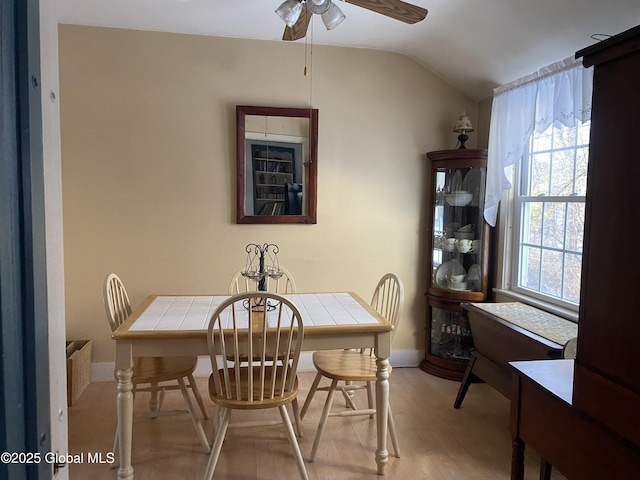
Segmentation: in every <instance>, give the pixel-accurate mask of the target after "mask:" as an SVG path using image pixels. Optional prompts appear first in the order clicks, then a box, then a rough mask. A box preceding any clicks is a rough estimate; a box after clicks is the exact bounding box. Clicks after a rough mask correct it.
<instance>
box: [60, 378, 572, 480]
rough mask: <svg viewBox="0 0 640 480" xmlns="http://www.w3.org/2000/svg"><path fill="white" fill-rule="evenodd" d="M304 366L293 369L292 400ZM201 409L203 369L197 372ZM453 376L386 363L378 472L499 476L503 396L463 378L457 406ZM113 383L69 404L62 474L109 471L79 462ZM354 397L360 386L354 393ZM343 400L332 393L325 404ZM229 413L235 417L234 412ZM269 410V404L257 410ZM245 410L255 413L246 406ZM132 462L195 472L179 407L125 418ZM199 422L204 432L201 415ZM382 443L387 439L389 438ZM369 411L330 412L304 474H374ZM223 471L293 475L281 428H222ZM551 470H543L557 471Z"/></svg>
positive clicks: (195, 451)
mask: <svg viewBox="0 0 640 480" xmlns="http://www.w3.org/2000/svg"><path fill="white" fill-rule="evenodd" d="M314 375H315V374H314V372H301V373H299V377H300V389H301V392H300V405H302V402H303V401H304V398H305V397H306V394H307V392H308V390H309V387H310V385H311V382H312V380H313V377H314ZM197 381H198V386H199V388H200V391H201V392H202V395H203V397H205V403H206V404H207V406H208V407H209V412H210V415H211V414H212V413H213V410H214V409H213V404H212V403H211V402H210V401H209V399H208V393H207V378H206V377H200V378H198V379H197ZM458 386H459V383H457V382H452V381H449V380H443V379H440V378H437V377H434V376H432V375H429V374H427V373H425V372H423V371H422V370H420V369H418V368H395V369H394V370H393V375H392V377H391V405H392V409H393V413H394V418H395V421H396V426H397V429H398V437H399V442H400V448H401V458H396V457H393V456H392V455H391V454H390V457H389V463H388V464H387V474H386V478H389V479H391V480H396V479H407V480H416V479H429V480H501V479H504V480H506V479H509V477H510V464H511V437H510V435H509V428H508V421H509V402H508V401H507V400H506V399H505V398H504V397H502V396H501V395H500V394H499V393H498V392H496V391H495V390H493V389H492V388H491V387H489V386H488V385H486V384H473V385H471V387H470V389H469V393H468V394H467V397H466V398H465V401H464V403H463V405H462V408H460V409H459V410H456V409H454V408H453V401H454V400H455V397H456V393H457V390H458ZM115 392H116V387H115V383H92V384H91V385H89V387H88V388H87V390H86V391H85V392H84V393H83V394H82V396H81V398H80V400H79V401H78V403H77V404H76V405H74V406H73V407H70V408H69V454H72V455H78V454H81V453H84V459H83V462H82V463H78V464H71V465H69V468H70V478H71V479H72V480H85V479H89V478H90V479H92V480H102V479H114V478H116V470H114V469H111V468H110V465H108V464H96V463H89V462H88V454H89V453H91V454H96V453H101V454H102V456H103V458H105V457H106V455H107V453H108V452H110V450H111V448H112V443H113V435H114V432H115V424H116V408H115ZM325 395H326V394H324V393H323V392H318V393H317V394H316V397H315V398H314V400H313V402H312V404H311V406H310V408H309V411H308V412H307V415H306V416H305V419H304V422H303V424H304V434H305V436H304V438H302V439H299V442H300V448H301V450H302V454H303V456H305V457H307V456H308V454H309V452H310V451H311V445H312V444H313V437H314V435H315V430H316V427H317V424H318V419H319V416H320V412H321V409H322V405H323V403H324V399H325ZM147 398H148V397H147V396H146V395H145V394H140V395H139V397H138V398H137V399H136V411H144V410H145V409H146V408H147V404H146V401H147ZM356 398H357V404H359V405H362V406H364V405H365V404H366V397H365V396H364V392H362V391H360V392H357V393H356ZM182 405H183V400H182V397H181V395H180V393H179V392H169V393H167V398H166V399H165V407H164V408H165V409H170V408H183V407H182ZM341 405H343V402H342V399H341V398H339V396H336V400H335V402H334V408H340V407H341ZM235 413H236V412H234V415H233V416H232V421H233V420H238V419H239V418H240V414H238V415H235ZM272 414H273V416H274V417H273V418H279V415H278V413H277V411H276V410H274V411H273V412H264V413H263V412H261V413H258V415H261V416H264V417H270V416H271V415H272ZM249 415H253V417H251V418H255V415H256V414H255V413H253V414H249ZM133 428H134V440H133V466H134V469H135V478H136V479H137V480H158V479H160V480H164V479H178V478H179V479H200V478H202V475H203V474H204V470H205V468H206V464H207V460H208V456H207V455H205V454H204V453H203V452H202V449H201V446H200V443H199V442H198V439H197V437H196V434H195V430H194V428H193V425H192V423H191V421H190V419H189V417H188V416H187V415H179V416H173V417H161V418H157V419H149V418H135V419H134V427H133ZM205 431H206V432H207V436H208V437H209V439H211V437H212V423H211V420H209V421H207V422H206V425H205ZM387 443H388V448H389V449H390V448H391V443H390V441H388V442H387ZM374 451H375V420H370V419H369V418H368V417H351V418H349V417H344V418H341V417H334V418H330V419H329V420H328V423H327V427H326V430H325V432H324V435H323V438H322V441H321V444H320V447H319V449H318V453H317V456H316V460H315V462H314V463H306V467H307V472H308V474H309V478H310V479H312V480H329V479H340V480H343V479H371V480H374V479H379V478H381V477H379V476H378V475H377V474H376V468H375V460H374ZM539 462H540V459H539V457H538V456H537V455H536V453H535V452H533V451H531V450H528V451H527V452H526V475H525V478H526V479H527V480H535V479H537V478H538V471H539ZM214 478H216V479H227V480H249V479H257V480H258V479H259V480H262V479H264V480H267V479H268V480H274V479H277V480H281V479H295V478H299V475H298V472H297V469H296V466H295V462H294V459H293V456H292V453H291V450H290V446H289V444H288V441H287V438H286V436H285V434H284V431H283V430H282V427H280V426H274V427H259V428H253V429H246V428H243V429H232V430H229V432H228V433H227V438H226V440H225V443H224V446H223V447H222V452H221V454H220V460H219V462H218V466H217V468H216V473H215V475H214ZM564 478H565V477H563V476H562V475H560V474H559V473H557V472H555V471H554V474H553V476H552V479H553V480H560V479H564Z"/></svg>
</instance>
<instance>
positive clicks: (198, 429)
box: [178, 378, 211, 453]
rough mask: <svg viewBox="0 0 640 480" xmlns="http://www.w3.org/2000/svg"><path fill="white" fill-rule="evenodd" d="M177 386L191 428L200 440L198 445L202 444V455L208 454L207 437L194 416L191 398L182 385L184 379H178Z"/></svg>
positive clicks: (198, 419)
mask: <svg viewBox="0 0 640 480" xmlns="http://www.w3.org/2000/svg"><path fill="white" fill-rule="evenodd" d="M178 385H180V391H181V392H182V396H183V397H184V401H185V403H186V404H187V409H188V410H189V414H190V415H191V421H192V422H193V426H194V427H195V428H196V433H197V434H198V438H199V439H200V443H201V444H202V449H203V450H204V453H209V452H210V451H211V449H210V448H209V442H208V441H207V436H206V435H205V433H204V428H202V422H201V421H200V418H198V415H196V411H195V409H194V408H193V403H192V402H191V398H190V397H189V392H188V391H187V386H186V385H185V383H184V379H182V378H179V379H178Z"/></svg>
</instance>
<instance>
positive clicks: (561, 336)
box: [471, 302, 578, 345]
mask: <svg viewBox="0 0 640 480" xmlns="http://www.w3.org/2000/svg"><path fill="white" fill-rule="evenodd" d="M471 305H473V306H474V307H476V308H478V309H480V310H484V311H485V312H487V313H490V314H492V315H495V316H496V317H498V318H501V319H502V320H504V321H506V322H509V323H512V324H514V325H517V326H518V327H521V328H524V329H525V330H528V331H529V332H532V333H535V334H536V335H540V336H541V337H543V338H546V339H547V340H551V341H552V342H555V343H557V344H559V345H565V344H566V343H567V342H568V341H569V340H571V339H572V338H575V337H576V336H577V335H578V324H577V323H574V322H572V321H570V320H567V319H565V318H562V317H558V316H556V315H553V314H551V313H548V312H545V311H544V310H540V309H538V308H535V307H531V306H529V305H525V304H524V303H520V302H506V303H472V304H471Z"/></svg>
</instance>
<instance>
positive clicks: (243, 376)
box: [209, 366, 298, 410]
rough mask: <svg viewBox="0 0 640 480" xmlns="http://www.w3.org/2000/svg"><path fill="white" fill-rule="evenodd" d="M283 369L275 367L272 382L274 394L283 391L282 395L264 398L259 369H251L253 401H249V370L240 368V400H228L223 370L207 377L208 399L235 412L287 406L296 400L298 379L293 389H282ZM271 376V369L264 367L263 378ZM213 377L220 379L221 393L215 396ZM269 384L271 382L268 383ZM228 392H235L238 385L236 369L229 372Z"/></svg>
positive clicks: (262, 381)
mask: <svg viewBox="0 0 640 480" xmlns="http://www.w3.org/2000/svg"><path fill="white" fill-rule="evenodd" d="M283 370H284V369H283V367H281V366H279V367H277V371H276V378H275V381H274V382H273V385H274V386H275V390H276V392H280V391H283V390H284V391H283V393H282V395H279V394H278V393H276V394H274V396H273V398H264V397H265V395H264V392H263V383H264V380H263V379H262V378H261V374H260V368H259V367H254V368H253V372H254V373H253V388H252V389H251V391H252V392H253V401H249V378H248V377H249V369H248V368H247V367H240V398H241V399H240V400H237V399H236V397H234V398H228V397H229V395H228V392H227V384H226V383H225V381H224V370H218V372H215V373H212V374H211V376H210V377H209V397H210V398H211V400H212V401H213V403H215V404H216V405H218V406H221V407H224V408H233V409H236V410H261V409H264V408H275V407H279V406H280V405H288V404H290V403H291V402H293V400H294V399H295V398H296V395H297V394H298V379H297V378H296V379H295V381H294V384H293V387H292V388H291V389H290V390H286V389H283V385H282V382H283V380H284V375H283ZM272 374H273V367H266V368H265V372H264V378H266V379H269V380H270V379H271V376H272ZM214 375H218V376H219V378H220V382H221V386H222V393H221V394H217V393H216V390H215V385H214V378H213V376H214ZM270 383H271V382H270ZM228 385H229V390H230V391H231V392H233V395H235V392H237V387H238V383H237V381H236V369H235V368H232V369H230V370H229V383H228Z"/></svg>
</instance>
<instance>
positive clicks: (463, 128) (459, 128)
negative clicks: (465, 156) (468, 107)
mask: <svg viewBox="0 0 640 480" xmlns="http://www.w3.org/2000/svg"><path fill="white" fill-rule="evenodd" d="M453 131H454V132H456V133H466V132H473V125H471V120H469V115H467V113H466V112H465V111H464V110H463V111H462V114H461V115H460V117H458V121H457V122H456V126H455V127H453Z"/></svg>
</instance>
